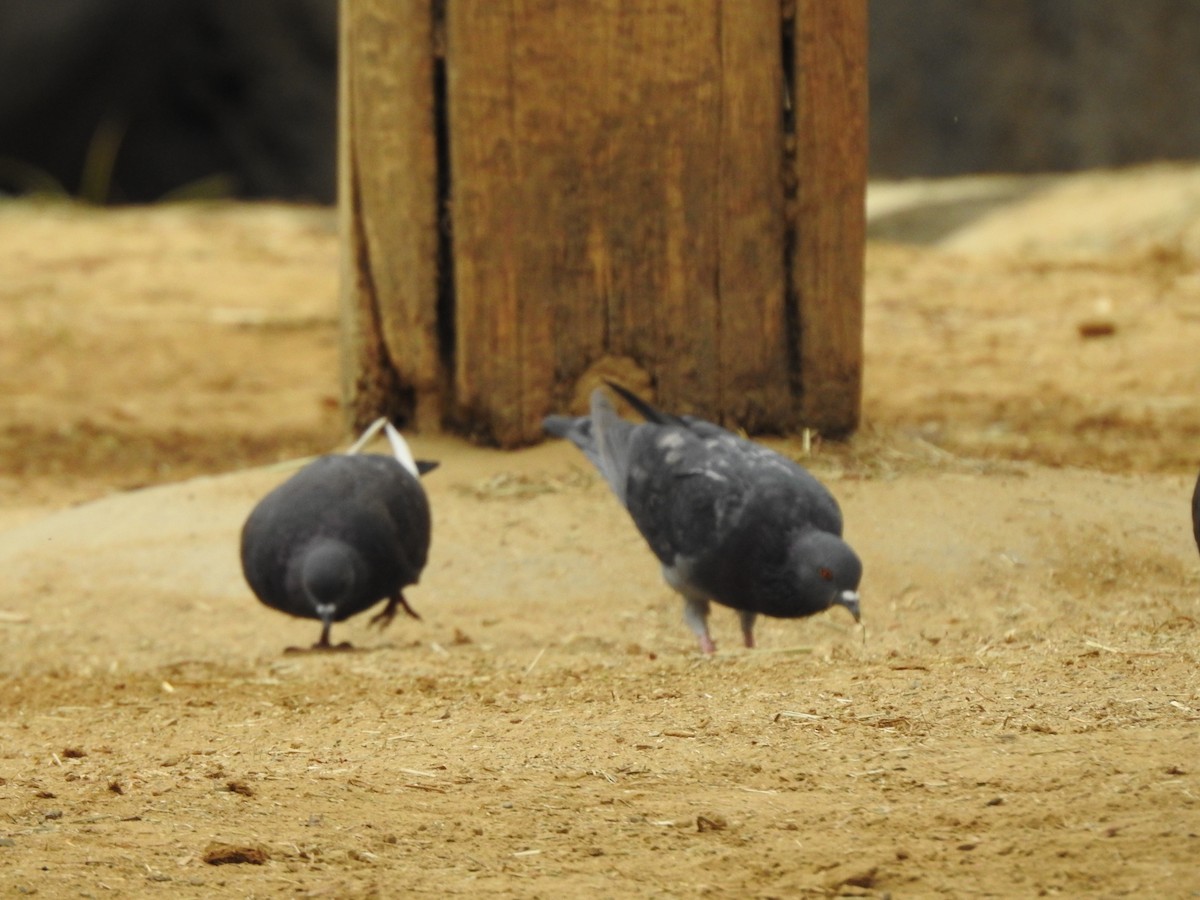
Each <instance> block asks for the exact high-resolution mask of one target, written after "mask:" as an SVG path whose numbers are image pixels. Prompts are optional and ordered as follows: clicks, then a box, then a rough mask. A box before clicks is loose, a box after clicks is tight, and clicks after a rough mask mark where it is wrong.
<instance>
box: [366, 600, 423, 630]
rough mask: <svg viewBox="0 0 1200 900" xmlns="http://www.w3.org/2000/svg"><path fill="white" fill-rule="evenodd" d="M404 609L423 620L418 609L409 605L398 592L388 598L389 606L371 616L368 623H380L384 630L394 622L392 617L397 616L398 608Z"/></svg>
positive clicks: (418, 619) (410, 614)
mask: <svg viewBox="0 0 1200 900" xmlns="http://www.w3.org/2000/svg"><path fill="white" fill-rule="evenodd" d="M397 609H403V610H404V611H405V612H406V613H407V614H408V615H409V616H411V617H412V618H414V619H416V620H417V621H418V622H419V621H421V617H420V616H419V615H417V611H416V610H415V609H413V608H412V607H411V606H409V605H408V601H407V600H405V599H404V595H403V594H401V593H399V592H397V593H396V594H394V595H393V596H391V597H389V598H388V602H387V606H385V607H384V608H383V610H382V611H381V612H379V613H378V614H376V615H374V616H372V617H371V621H370V622H368V623H367V624H369V625H378V626H379V628H380V630H381V631H382V630H383V629H384V628H387V627H388V626H389V625H391V624H392V619H394V618H396V610H397Z"/></svg>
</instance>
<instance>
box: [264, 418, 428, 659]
mask: <svg viewBox="0 0 1200 900" xmlns="http://www.w3.org/2000/svg"><path fill="white" fill-rule="evenodd" d="M378 424H379V423H377V425H378ZM383 427H384V429H385V431H386V432H387V436H388V440H389V441H390V443H391V445H392V450H393V453H394V457H392V456H382V455H378V454H363V455H356V453H355V450H354V449H352V451H351V452H350V453H346V454H334V455H329V456H321V457H318V458H317V459H316V460H314V461H313V462H311V463H309V464H308V465H306V466H305V467H304V468H303V469H301V470H300V471H299V472H297V473H296V474H295V475H293V476H292V477H291V478H289V479H288V480H287V481H285V482H284V483H283V484H281V485H279V487H277V488H275V489H274V490H273V491H271V492H270V493H269V494H267V495H266V496H265V497H263V499H262V500H261V501H259V503H258V505H257V506H256V507H255V508H254V511H253V512H251V513H250V517H249V518H248V519H247V520H246V524H245V526H244V527H243V528H242V571H243V572H244V573H245V575H246V581H247V582H248V583H249V584H250V587H251V588H252V589H253V590H254V593H255V594H256V595H257V596H258V599H259V600H261V601H262V602H263V603H265V604H266V605H267V606H270V607H272V608H274V609H278V610H280V611H282V612H285V613H290V614H291V615H293V616H301V617H303V618H306V619H319V620H321V622H322V623H323V624H322V628H321V639H320V640H319V641H318V642H317V643H316V644H314V645H313V649H314V650H324V649H333V646H332V645H331V644H330V642H329V629H330V626H331V625H332V624H333V623H334V622H341V621H342V620H344V619H347V618H349V617H350V616H352V615H354V614H355V613H360V612H362V611H363V610H365V609H369V608H370V607H372V606H374V605H375V604H376V603H378V602H379V601H380V600H384V599H386V600H387V601H388V603H387V606H386V607H384V609H383V611H382V612H380V613H378V614H377V615H376V616H375V617H374V618H372V619H371V624H376V623H378V624H379V626H380V627H381V628H382V627H384V626H386V625H387V624H388V623H390V622H391V621H392V619H393V618H394V617H395V615H396V610H397V609H399V608H402V609H403V610H404V611H405V612H406V613H408V614H409V615H410V616H412V617H413V618H414V619H419V618H420V616H418V615H417V614H416V613H415V612H414V611H413V610H412V607H410V606H409V605H408V602H407V601H406V600H405V599H404V595H403V594H402V593H401V591H402V590H403V589H404V588H405V587H407V586H409V585H411V584H416V583H417V580H418V578H420V575H421V570H422V569H423V568H424V567H425V559H426V556H427V554H428V552H429V536H430V519H429V501H428V500H427V499H426V497H425V489H424V488H423V487H421V482H420V481H419V480H418V476H419V475H420V474H422V473H424V472H427V471H429V470H430V469H432V468H434V467H435V466H436V465H437V464H436V463H426V462H420V463H418V462H416V461H415V460H414V459H413V457H412V453H411V452H409V449H408V445H407V444H406V443H405V441H404V438H403V437H401V436H400V433H399V432H398V431H396V430H395V429H394V428H393V427H392V426H391V425H390V424H388V423H383ZM370 433H371V432H368V434H367V435H364V439H363V440H360V441H359V444H358V445H356V447H357V446H360V445H361V444H363V443H365V442H366V438H367V437H368V436H369V435H370ZM349 646H350V645H349V644H340V645H338V649H346V648H349Z"/></svg>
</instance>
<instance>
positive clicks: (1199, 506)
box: [1192, 478, 1200, 550]
mask: <svg viewBox="0 0 1200 900" xmlns="http://www.w3.org/2000/svg"><path fill="white" fill-rule="evenodd" d="M1192 535H1193V536H1194V537H1195V538H1196V549H1197V550H1200V478H1197V479H1196V489H1195V490H1194V491H1192Z"/></svg>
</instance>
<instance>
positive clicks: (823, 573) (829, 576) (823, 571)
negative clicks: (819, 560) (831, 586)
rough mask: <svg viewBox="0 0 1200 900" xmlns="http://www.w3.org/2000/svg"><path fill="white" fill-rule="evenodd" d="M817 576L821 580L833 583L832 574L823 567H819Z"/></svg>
mask: <svg viewBox="0 0 1200 900" xmlns="http://www.w3.org/2000/svg"><path fill="white" fill-rule="evenodd" d="M817 574H818V575H820V576H821V577H822V578H824V579H825V580H826V581H833V573H832V572H830V571H829V570H828V569H826V568H825V567H824V566H821V568H819V569H818V570H817Z"/></svg>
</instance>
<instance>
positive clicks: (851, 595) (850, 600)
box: [833, 591, 862, 622]
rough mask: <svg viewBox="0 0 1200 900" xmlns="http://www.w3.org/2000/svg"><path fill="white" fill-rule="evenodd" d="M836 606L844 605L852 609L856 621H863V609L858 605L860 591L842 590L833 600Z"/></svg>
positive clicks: (851, 613)
mask: <svg viewBox="0 0 1200 900" xmlns="http://www.w3.org/2000/svg"><path fill="white" fill-rule="evenodd" d="M833 605H834V606H844V607H846V609H848V610H850V615H852V616H854V621H855V622H861V621H862V610H861V609H860V608H859V606H858V591H842V592H841V594H839V595H838V597H837V599H836V600H834V601H833Z"/></svg>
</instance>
